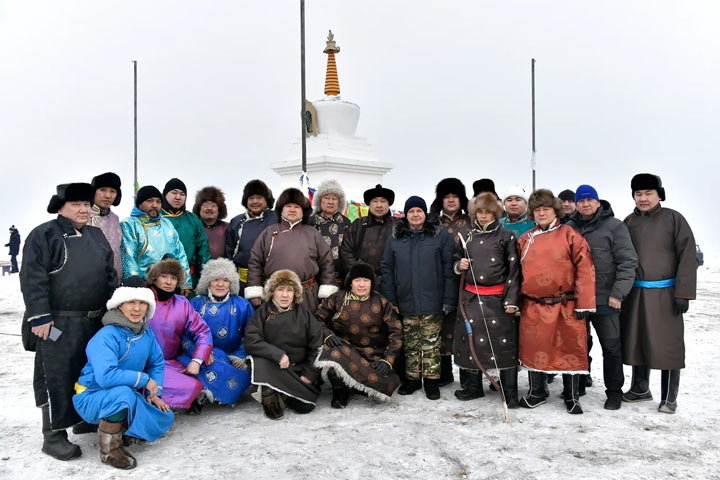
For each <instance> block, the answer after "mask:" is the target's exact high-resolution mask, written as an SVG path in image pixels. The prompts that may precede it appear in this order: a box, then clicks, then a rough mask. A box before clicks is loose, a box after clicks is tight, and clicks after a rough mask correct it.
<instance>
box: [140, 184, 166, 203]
mask: <svg viewBox="0 0 720 480" xmlns="http://www.w3.org/2000/svg"><path fill="white" fill-rule="evenodd" d="M151 198H157V199H158V200H162V193H160V190H158V189H157V187H155V186H153V185H145V186H144V187H142V188H140V190H138V191H137V194H136V195H135V206H136V207H137V206H140V204H141V203H143V202H144V201H145V200H148V199H151Z"/></svg>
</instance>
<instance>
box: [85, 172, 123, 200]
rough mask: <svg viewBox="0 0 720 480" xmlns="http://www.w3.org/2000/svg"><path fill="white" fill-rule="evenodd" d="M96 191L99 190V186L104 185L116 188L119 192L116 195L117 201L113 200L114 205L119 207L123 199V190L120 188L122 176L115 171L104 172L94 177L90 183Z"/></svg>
mask: <svg viewBox="0 0 720 480" xmlns="http://www.w3.org/2000/svg"><path fill="white" fill-rule="evenodd" d="M90 184H91V185H92V186H93V188H94V189H95V191H97V190H98V189H99V188H103V187H110V188H114V189H115V191H116V192H117V197H115V201H114V202H113V207H117V206H118V205H120V200H122V191H121V190H120V184H121V182H120V177H119V176H118V175H117V174H116V173H113V172H107V173H103V174H102V175H98V176H97V177H94V178H93V179H92V182H91V183H90Z"/></svg>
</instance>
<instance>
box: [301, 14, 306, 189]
mask: <svg viewBox="0 0 720 480" xmlns="http://www.w3.org/2000/svg"><path fill="white" fill-rule="evenodd" d="M300 97H301V98H300V103H301V106H300V108H301V110H300V120H301V121H300V127H301V129H300V142H301V145H302V153H301V158H302V173H301V176H300V184H301V185H300V186H301V187H302V186H303V185H302V183H303V180H304V179H305V177H306V171H307V145H306V143H305V132H306V126H305V124H306V120H305V115H306V114H305V0H300Z"/></svg>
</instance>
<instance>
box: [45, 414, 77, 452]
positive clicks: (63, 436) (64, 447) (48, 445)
mask: <svg viewBox="0 0 720 480" xmlns="http://www.w3.org/2000/svg"><path fill="white" fill-rule="evenodd" d="M42 433H43V446H42V451H43V452H44V453H47V454H48V455H50V456H51V457H54V458H57V459H58V460H70V459H73V458H77V457H79V456H80V455H82V451H81V450H80V447H79V446H77V445H75V444H74V443H70V441H69V440H68V437H67V432H66V431H65V430H64V429H63V430H53V429H52V428H51V427H50V407H49V406H48V405H45V406H44V407H42Z"/></svg>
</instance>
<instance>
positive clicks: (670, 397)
mask: <svg viewBox="0 0 720 480" xmlns="http://www.w3.org/2000/svg"><path fill="white" fill-rule="evenodd" d="M661 382H662V383H661V385H660V406H659V407H658V412H662V413H675V410H677V396H678V390H679V389H680V370H663V371H662V374H661Z"/></svg>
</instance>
